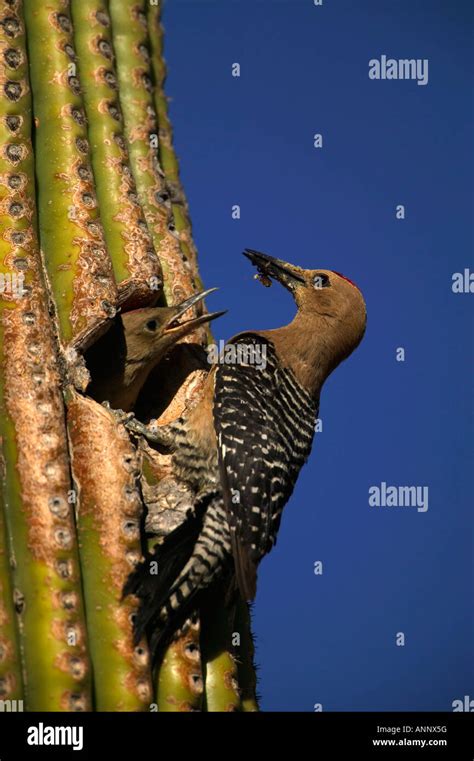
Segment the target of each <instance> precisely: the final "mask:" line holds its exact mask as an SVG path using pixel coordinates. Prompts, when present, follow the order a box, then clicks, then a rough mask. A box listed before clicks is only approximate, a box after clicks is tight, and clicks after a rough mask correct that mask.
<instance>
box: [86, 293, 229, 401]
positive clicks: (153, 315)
mask: <svg viewBox="0 0 474 761" xmlns="http://www.w3.org/2000/svg"><path fill="white" fill-rule="evenodd" d="M215 290H217V289H216V288H210V289H209V290H207V291H202V292H201V293H197V294H196V295H194V296H191V298H189V299H186V301H183V302H182V303H181V304H177V305H176V306H172V307H147V308H145V309H135V310H133V311H131V312H126V313H125V314H123V315H120V316H119V319H118V320H116V321H115V323H114V324H113V325H112V327H111V328H110V330H109V331H108V332H107V333H106V334H105V335H104V336H102V337H101V338H100V339H99V340H98V341H97V342H96V343H95V344H94V345H93V346H92V347H91V348H90V349H89V350H88V352H87V353H86V364H87V367H88V369H89V371H90V374H91V382H90V384H89V386H88V388H87V393H88V394H89V395H90V396H92V397H93V398H94V399H95V400H96V401H98V402H109V404H110V406H111V407H113V408H115V409H118V410H124V411H128V410H132V409H133V408H134V406H135V402H136V400H137V397H138V394H139V393H140V391H141V389H142V388H143V386H144V384H145V381H146V380H147V378H148V376H149V374H150V372H151V371H152V370H153V368H154V367H156V365H157V364H158V363H159V362H160V361H161V360H162V359H163V357H164V356H165V355H166V354H167V353H168V352H169V350H170V349H172V348H173V346H174V345H175V344H176V343H177V341H179V340H180V339H181V338H184V336H187V335H188V334H189V333H192V331H193V330H196V328H197V327H199V325H203V324H204V323H206V322H211V320H215V319H216V317H220V316H221V315H223V314H225V312H213V313H211V314H203V315H200V316H198V317H192V318H190V319H186V320H185V319H182V318H183V316H184V314H185V313H186V312H187V311H188V310H189V309H191V308H192V307H193V306H195V305H196V304H197V303H198V302H200V301H202V299H204V298H205V297H206V296H208V295H209V294H210V293H213V292H214V291H215Z"/></svg>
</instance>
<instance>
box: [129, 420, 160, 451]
mask: <svg viewBox="0 0 474 761" xmlns="http://www.w3.org/2000/svg"><path fill="white" fill-rule="evenodd" d="M124 425H125V427H126V428H127V429H128V430H129V431H131V433H134V434H135V435H136V436H143V437H144V438H145V439H146V440H147V441H148V442H149V443H150V444H158V445H159V446H161V447H165V448H166V449H170V448H171V446H172V437H171V435H170V432H169V429H168V427H167V426H165V425H157V424H156V422H155V423H149V424H148V425H146V424H145V423H141V422H140V420H137V418H136V417H134V416H133V414H132V415H131V416H128V418H127V419H126V420H124Z"/></svg>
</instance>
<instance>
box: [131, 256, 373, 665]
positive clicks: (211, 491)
mask: <svg viewBox="0 0 474 761" xmlns="http://www.w3.org/2000/svg"><path fill="white" fill-rule="evenodd" d="M244 254H245V255H246V256H247V257H248V258H249V259H250V261H251V262H252V263H253V264H254V265H256V266H257V268H258V277H259V279H261V280H262V281H263V283H264V284H265V285H269V284H270V282H271V280H276V281H278V282H279V283H281V284H282V285H283V286H284V287H285V288H287V289H288V290H289V291H290V292H291V293H292V295H293V297H294V299H295V302H296V305H297V307H298V310H297V313H296V315H295V317H294V319H293V321H292V322H291V323H290V324H289V325H286V326H284V327H282V328H278V329H276V330H261V331H254V330H252V331H247V332H245V333H240V334H238V335H236V336H235V337H234V338H232V339H231V340H230V341H229V342H228V344H227V345H226V349H225V357H224V358H225V361H223V362H220V361H219V362H218V363H217V364H216V365H215V366H214V367H213V369H212V370H211V372H210V373H209V376H208V378H207V380H206V386H205V391H204V393H203V395H202V397H201V399H200V400H199V402H198V403H197V404H196V405H195V406H194V407H193V408H192V409H189V410H187V411H185V413H184V414H183V415H182V417H181V418H179V419H178V420H176V421H175V422H174V423H171V424H169V425H166V426H161V427H159V426H156V425H155V426H154V427H153V426H151V427H146V426H144V425H143V424H141V423H139V422H138V421H133V420H131V421H129V423H128V426H129V428H130V430H132V431H134V432H135V434H144V435H146V436H147V438H148V439H149V440H150V441H154V442H156V443H157V444H159V445H160V446H161V447H167V448H168V449H169V450H170V451H171V452H172V468H173V472H174V475H175V477H176V478H177V479H178V480H181V481H183V482H185V483H186V484H187V485H188V487H189V488H190V489H191V490H192V493H193V494H194V495H195V496H194V505H195V509H194V513H193V515H192V516H190V517H189V518H188V519H187V520H186V521H185V523H183V524H182V525H181V526H180V527H179V528H178V529H176V530H175V531H174V532H172V533H171V534H169V536H168V537H167V538H166V539H165V541H164V543H163V544H162V545H156V546H155V548H154V551H153V552H152V553H150V554H149V555H148V556H147V557H146V558H145V560H144V561H143V563H141V564H140V565H139V566H138V567H137V569H136V570H135V571H134V573H133V574H132V575H131V576H130V577H129V580H128V582H127V584H126V586H125V590H124V593H125V594H130V593H133V594H135V595H137V596H138V597H139V598H141V606H140V609H139V613H138V616H137V619H136V623H135V635H136V638H137V640H138V639H140V637H141V636H142V635H143V634H144V633H145V632H146V633H148V635H149V637H150V646H151V650H152V652H153V654H154V655H155V657H156V656H157V654H159V653H160V652H161V649H162V647H163V646H164V645H165V644H166V642H167V641H168V640H169V638H170V636H171V635H172V634H173V632H174V631H175V630H176V628H177V627H179V626H180V625H181V624H182V622H183V621H184V620H185V619H186V618H187V616H189V614H190V613H191V612H192V611H193V609H195V608H196V607H197V606H198V605H199V596H201V595H202V594H204V593H205V591H206V590H207V589H209V587H211V585H213V583H214V582H217V581H218V580H220V581H221V582H222V581H223V582H224V583H226V577H227V579H228V583H229V589H232V588H235V587H237V588H238V590H239V591H240V594H241V595H242V597H243V598H244V599H245V600H250V599H253V597H254V596H255V591H256V579H257V567H258V564H259V562H260V560H261V559H262V558H263V556H264V555H265V554H266V553H268V552H269V551H270V550H271V548H272V546H273V545H274V544H275V541H276V538H277V532H278V528H279V525H280V519H281V514H282V510H283V507H284V506H285V504H286V502H287V501H288V499H289V497H290V495H291V493H292V491H293V488H294V485H295V482H296V479H297V477H298V473H299V471H300V469H301V467H302V465H303V464H304V463H305V462H306V460H307V458H308V456H309V454H310V450H311V444H312V440H313V434H314V428H315V421H316V418H317V416H318V409H319V397H320V392H321V387H322V385H323V383H324V381H325V380H326V378H327V377H328V375H329V374H330V373H331V372H332V371H333V370H334V368H335V367H337V365H338V364H339V363H340V362H341V361H342V360H344V359H346V357H348V356H349V355H350V354H351V353H352V352H353V351H354V349H355V348H356V347H357V346H358V344H359V343H360V341H361V339H362V336H363V334H364V330H365V324H366V310H365V303H364V299H363V297H362V294H361V292H360V291H359V289H358V288H357V287H356V286H355V285H354V284H353V283H352V282H351V281H350V280H348V279H347V278H345V277H344V276H342V275H340V274H338V273H336V272H331V271H329V270H320V269H317V270H304V269H301V268H300V267H296V266H293V265H291V264H287V263H285V262H283V261H281V260H280V259H274V258H272V257H270V256H267V255H266V254H262V253H259V252H257V251H253V250H251V249H246V250H245V252H244ZM229 346H231V347H232V348H231V349H229ZM256 357H258V361H253V360H254V359H255V358H256ZM262 358H264V361H262ZM153 561H158V564H157V565H158V574H157V575H156V563H153V566H152V565H150V563H152V562H153Z"/></svg>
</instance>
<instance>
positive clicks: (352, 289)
mask: <svg viewBox="0 0 474 761" xmlns="http://www.w3.org/2000/svg"><path fill="white" fill-rule="evenodd" d="M244 255H245V256H246V257H247V258H248V259H250V261H251V262H252V264H254V265H255V266H256V267H257V269H258V274H257V275H256V277H257V278H258V279H259V280H261V281H262V282H263V284H264V285H267V286H268V285H270V284H271V281H272V280H277V281H278V282H279V283H281V285H283V286H284V287H285V288H286V289H287V290H289V291H290V293H291V294H292V296H293V298H294V300H295V302H296V305H297V307H298V314H297V318H296V320H297V325H298V328H299V330H300V333H301V334H302V335H303V337H304V338H303V340H305V341H307V342H311V343H313V342H316V341H317V342H318V344H319V346H318V349H319V350H320V351H325V353H326V354H327V357H328V374H329V372H331V370H333V369H334V367H336V366H337V365H338V364H339V362H341V361H342V360H343V359H345V358H346V357H348V356H349V354H351V353H352V352H353V351H354V349H355V348H356V347H357V346H358V344H359V343H360V341H361V340H362V337H363V335H364V331H365V325H366V309H365V302H364V298H363V296H362V294H361V292H360V291H359V289H358V288H357V286H356V285H355V284H354V283H353V282H352V281H351V280H349V279H348V278H346V277H344V275H341V274H339V273H338V272H332V271H331V270H323V269H314V270H305V269H302V268H301V267H297V266H295V265H293V264H288V263H287V262H284V261H282V260H281V259H275V258H274V257H272V256H268V255H267V254H262V253H261V252H259V251H254V250H252V249H246V250H245V251H244ZM296 348H297V349H298V351H300V352H302V351H303V353H304V349H302V347H301V345H300V346H298V347H296Z"/></svg>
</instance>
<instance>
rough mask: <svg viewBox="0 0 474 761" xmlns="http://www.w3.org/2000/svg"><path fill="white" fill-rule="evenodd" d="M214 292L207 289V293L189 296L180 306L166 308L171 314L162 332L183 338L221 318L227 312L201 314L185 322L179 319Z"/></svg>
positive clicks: (214, 289) (211, 289)
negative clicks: (200, 326) (201, 326)
mask: <svg viewBox="0 0 474 761" xmlns="http://www.w3.org/2000/svg"><path fill="white" fill-rule="evenodd" d="M214 291H217V288H208V289H207V291H201V292H200V293H196V294H195V295H194V296H191V298H189V299H186V301H182V302H181V304H177V305H176V306H174V307H168V309H169V311H170V312H171V317H170V319H169V320H168V321H167V322H166V323H165V324H164V326H163V331H164V332H165V333H166V334H167V335H173V336H175V337H179V338H181V336H185V335H187V334H188V333H191V332H192V331H193V330H195V329H196V328H198V327H199V325H204V324H205V323H206V322H211V321H212V320H215V319H216V318H217V317H221V316H222V315H223V314H225V313H226V311H227V310H224V311H223V312H210V313H208V314H202V315H200V316H199V317H191V318H190V319H187V320H183V319H181V318H182V317H183V315H184V314H185V313H186V312H187V311H188V310H189V309H191V307H193V306H194V305H195V304H198V303H199V302H200V301H202V300H203V299H205V298H206V296H209V294H210V293H214Z"/></svg>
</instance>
